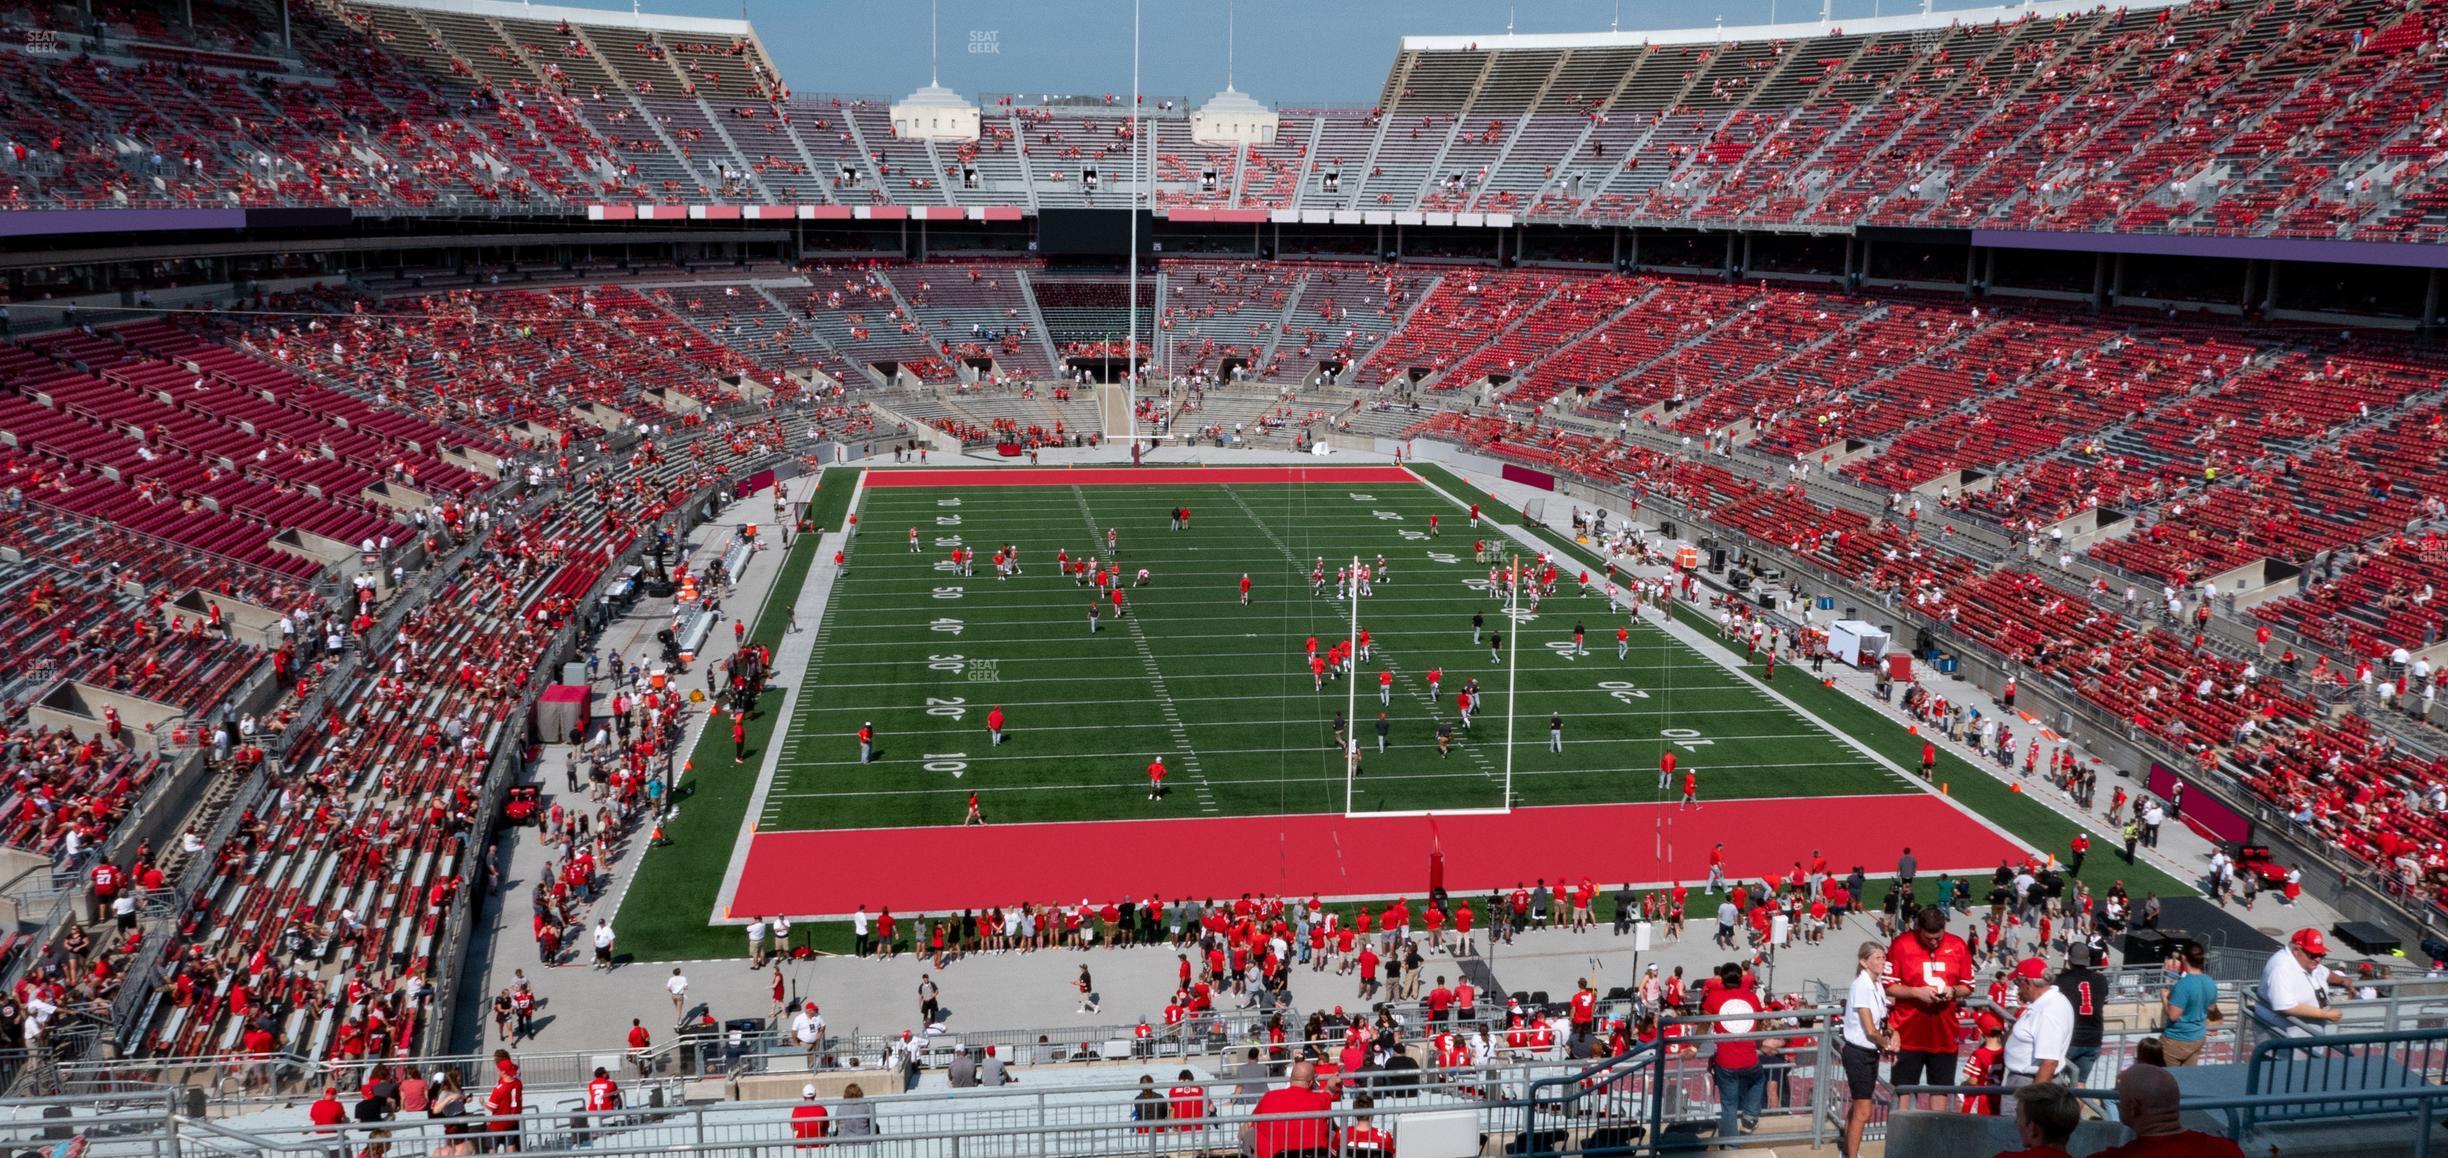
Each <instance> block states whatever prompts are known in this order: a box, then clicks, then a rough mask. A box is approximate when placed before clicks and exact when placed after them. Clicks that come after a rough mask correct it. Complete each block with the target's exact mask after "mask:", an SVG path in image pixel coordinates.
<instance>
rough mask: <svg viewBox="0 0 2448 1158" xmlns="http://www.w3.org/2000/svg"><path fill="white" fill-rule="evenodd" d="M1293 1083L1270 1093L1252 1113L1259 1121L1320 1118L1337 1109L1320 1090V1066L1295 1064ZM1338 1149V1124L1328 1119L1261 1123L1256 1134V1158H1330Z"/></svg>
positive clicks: (1330, 1099)
mask: <svg viewBox="0 0 2448 1158" xmlns="http://www.w3.org/2000/svg"><path fill="white" fill-rule="evenodd" d="M1291 1083H1292V1084H1290V1085H1288V1086H1285V1087H1284V1088H1282V1089H1279V1090H1268V1091H1267V1092H1266V1094H1265V1095H1264V1096H1262V1097H1260V1098H1259V1099H1258V1105H1257V1107H1256V1108H1254V1109H1252V1110H1251V1111H1250V1112H1251V1113H1252V1114H1254V1115H1256V1116H1258V1117H1259V1118H1262V1119H1263V1118H1266V1117H1268V1116H1270V1115H1277V1114H1284V1115H1290V1114H1318V1115H1322V1114H1324V1113H1325V1112H1326V1111H1328V1110H1331V1109H1333V1108H1334V1099H1333V1098H1331V1097H1328V1096H1327V1095H1326V1094H1325V1092H1323V1091H1321V1090H1319V1089H1318V1088H1317V1065H1316V1063H1314V1062H1309V1061H1297V1062H1293V1063H1292V1073H1291ZM1334 1148H1335V1128H1334V1122H1333V1121H1332V1120H1331V1119H1328V1118H1325V1117H1308V1118H1290V1119H1283V1120H1277V1121H1260V1122H1258V1123H1256V1125H1255V1126H1254V1128H1253V1131H1252V1150H1251V1154H1252V1156H1253V1158H1277V1156H1278V1155H1284V1156H1289V1158H1328V1155H1330V1154H1331V1153H1332V1152H1333V1150H1334Z"/></svg>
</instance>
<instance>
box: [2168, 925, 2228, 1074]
mask: <svg viewBox="0 0 2448 1158" xmlns="http://www.w3.org/2000/svg"><path fill="white" fill-rule="evenodd" d="M2204 960H2205V958H2204V956H2203V953H2202V947H2201V946H2200V945H2199V944H2198V943H2187V944H2186V945H2184V946H2183V947H2182V948H2181V949H2179V950H2178V951H2176V952H2174V953H2171V954H2169V955H2168V967H2169V968H2170V969H2171V970H2173V971H2174V972H2175V977H2174V979H2173V980H2172V981H2170V982H2169V983H2168V992H2167V999H2166V1000H2165V1002H2163V1006H2164V1010H2165V1012H2166V1014H2167V1024H2166V1025H2165V1026H2164V1027H2162V1028H2161V1029H2160V1031H2159V1045H2160V1050H2161V1051H2162V1052H2163V1053H2165V1054H2166V1055H2167V1064H2169V1065H2171V1066H2189V1065H2192V1064H2193V1062H2194V1059H2195V1058H2197V1057H2199V1056H2201V1048H2202V1042H2203V1041H2204V1040H2206V1039H2207V1038H2208V1037H2209V1036H2210V1015H2211V1014H2212V1013H2213V1012H2215V1011H2216V1010H2217V1008H2218V983H2217V982H2215V981H2212V980H2211V979H2210V975H2209V974H2207V973H2204V972H2202V964H2203V961H2204Z"/></svg>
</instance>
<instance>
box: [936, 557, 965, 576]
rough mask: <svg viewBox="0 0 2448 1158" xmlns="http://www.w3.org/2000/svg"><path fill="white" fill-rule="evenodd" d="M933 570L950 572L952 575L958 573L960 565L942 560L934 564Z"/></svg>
mask: <svg viewBox="0 0 2448 1158" xmlns="http://www.w3.org/2000/svg"><path fill="white" fill-rule="evenodd" d="M935 569H936V570H938V571H949V572H952V573H955V574H958V573H959V571H960V564H958V563H955V562H953V561H952V560H950V559H945V560H942V561H941V562H938V563H936V564H935Z"/></svg>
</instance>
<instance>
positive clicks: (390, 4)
mask: <svg viewBox="0 0 2448 1158" xmlns="http://www.w3.org/2000/svg"><path fill="white" fill-rule="evenodd" d="M347 3H348V5H349V6H350V7H361V8H362V7H373V8H406V9H410V10H412V11H421V12H454V13H458V14H460V15H464V16H489V17H493V18H495V19H500V20H528V21H534V20H543V21H553V22H558V21H567V22H569V23H571V24H576V25H580V26H583V27H588V28H627V29H633V30H636V31H639V32H677V33H686V34H688V35H691V36H736V37H740V38H743V39H746V40H750V41H755V40H756V30H755V29H754V28H753V27H751V26H750V25H749V23H748V22H747V21H745V20H722V19H717V18H713V17H706V16H662V15H657V14H655V13H651V12H622V11H619V10H616V9H611V8H568V7H563V6H560V5H554V4H520V3H516V2H515V0H347ZM762 49H763V46H762V45H761V44H760V45H759V51H762Z"/></svg>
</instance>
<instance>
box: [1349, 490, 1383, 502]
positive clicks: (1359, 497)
mask: <svg viewBox="0 0 2448 1158" xmlns="http://www.w3.org/2000/svg"><path fill="white" fill-rule="evenodd" d="M1344 493H1346V494H1350V495H1351V501H1353V502H1355V503H1373V502H1376V501H1377V496H1375V495H1364V494H1359V493H1357V492H1351V491H1346V492H1344Z"/></svg>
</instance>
